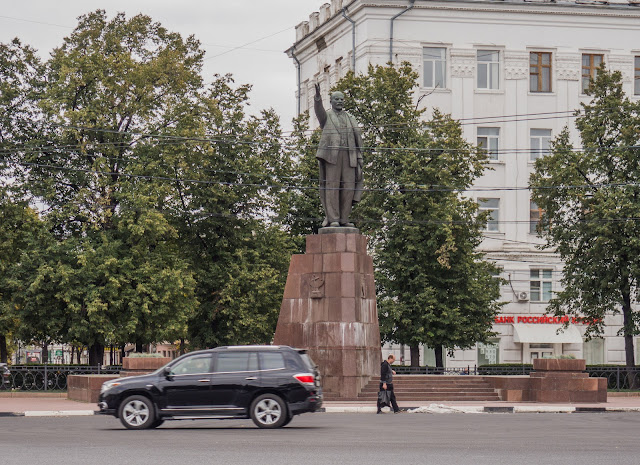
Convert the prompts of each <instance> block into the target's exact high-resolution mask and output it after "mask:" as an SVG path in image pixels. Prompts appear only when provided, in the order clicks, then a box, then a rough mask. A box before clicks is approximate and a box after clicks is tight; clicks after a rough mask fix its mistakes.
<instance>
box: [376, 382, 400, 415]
mask: <svg viewBox="0 0 640 465" xmlns="http://www.w3.org/2000/svg"><path fill="white" fill-rule="evenodd" d="M382 384H383V383H380V390H381V391H384V389H382ZM387 391H389V394H390V396H389V397H391V406H392V407H393V411H394V412H399V411H400V407H398V402H396V393H395V392H393V383H387ZM381 408H382V406H381V405H380V401H378V412H379V411H380V409H381Z"/></svg>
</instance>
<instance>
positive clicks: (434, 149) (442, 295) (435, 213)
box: [333, 63, 500, 367]
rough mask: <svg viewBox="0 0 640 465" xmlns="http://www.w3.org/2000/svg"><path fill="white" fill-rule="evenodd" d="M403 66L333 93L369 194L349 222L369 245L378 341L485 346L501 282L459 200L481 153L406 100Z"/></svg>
mask: <svg viewBox="0 0 640 465" xmlns="http://www.w3.org/2000/svg"><path fill="white" fill-rule="evenodd" d="M417 79H418V75H417V73H416V72H415V71H413V70H412V68H411V65H410V64H408V63H403V64H401V65H399V66H397V67H395V66H385V67H383V66H375V67H374V66H370V67H369V69H368V72H367V74H362V75H358V76H356V75H354V74H353V73H349V74H348V75H347V76H346V77H345V78H343V79H342V80H340V82H339V83H338V84H337V85H336V86H335V88H334V89H333V90H341V91H343V92H344V93H345V95H346V97H347V98H346V102H345V107H346V109H347V110H349V111H351V112H352V114H354V115H355V116H356V118H357V119H358V120H359V121H360V123H361V124H362V126H363V139H364V143H365V146H367V147H368V148H369V149H370V150H368V151H367V153H366V154H365V168H364V173H365V182H366V188H367V189H368V192H367V193H366V196H364V198H363V200H362V202H361V203H360V204H359V205H358V206H357V209H356V210H355V211H356V219H357V220H358V217H359V218H360V219H359V225H360V227H361V228H362V229H363V230H364V231H366V232H367V233H368V234H369V235H370V237H371V241H372V249H373V257H374V261H375V264H376V269H377V271H376V282H377V286H378V307H379V315H380V322H381V334H382V337H383V339H384V340H386V341H391V342H396V343H401V344H407V345H409V346H410V348H411V355H412V357H411V360H412V364H417V362H418V360H419V358H418V346H419V344H425V345H427V346H429V347H433V348H435V351H436V364H437V366H439V367H442V366H443V350H448V351H452V350H453V349H454V348H469V347H472V346H473V345H474V344H475V343H476V342H486V341H487V339H488V338H489V337H490V336H492V335H493V333H492V331H491V327H492V324H493V319H494V317H495V315H496V314H497V313H498V312H499V309H500V304H499V303H498V302H497V299H498V298H499V295H500V292H499V285H500V281H499V280H498V279H496V278H494V277H493V276H492V275H493V274H494V273H495V272H496V268H495V266H494V265H493V264H491V263H488V262H487V261H485V260H484V257H483V254H481V253H480V252H478V251H477V249H476V248H477V246H478V245H479V244H480V242H481V241H482V233H481V230H482V228H483V226H484V224H485V222H486V220H487V218H486V216H485V215H482V214H478V207H477V204H476V203H475V202H474V201H472V200H470V199H468V198H466V197H464V196H463V195H461V192H462V191H464V190H465V189H467V188H469V187H470V186H471V185H472V183H473V181H474V180H475V179H476V178H477V177H479V176H480V175H481V174H482V172H483V171H484V169H485V165H484V162H485V161H486V159H487V155H486V153H485V152H483V151H481V150H477V149H476V148H474V147H473V146H471V145H470V144H469V143H467V142H466V141H465V140H464V138H463V137H462V130H461V126H460V124H459V123H458V122H456V121H454V120H452V119H451V118H450V117H449V116H447V115H443V114H442V113H440V112H439V111H438V110H433V114H432V117H431V119H430V120H429V121H428V122H427V123H426V124H425V123H423V122H422V121H421V117H422V116H423V114H424V112H425V110H423V109H419V107H418V105H416V103H415V102H414V101H413V91H414V89H415V88H416V87H417V85H418V84H417Z"/></svg>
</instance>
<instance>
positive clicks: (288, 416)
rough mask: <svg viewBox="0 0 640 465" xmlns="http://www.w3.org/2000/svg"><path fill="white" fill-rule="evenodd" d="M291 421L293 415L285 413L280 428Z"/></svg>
mask: <svg viewBox="0 0 640 465" xmlns="http://www.w3.org/2000/svg"><path fill="white" fill-rule="evenodd" d="M291 420H293V415H291V414H290V413H287V419H286V420H285V421H284V423H283V424H282V426H287V425H288V424H289V423H291Z"/></svg>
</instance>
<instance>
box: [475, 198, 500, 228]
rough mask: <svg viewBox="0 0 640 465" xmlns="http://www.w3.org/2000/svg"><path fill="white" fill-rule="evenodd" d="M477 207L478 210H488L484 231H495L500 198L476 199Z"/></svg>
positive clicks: (498, 215)
mask: <svg viewBox="0 0 640 465" xmlns="http://www.w3.org/2000/svg"><path fill="white" fill-rule="evenodd" d="M478 207H479V210H480V212H485V211H488V212H489V217H488V218H487V224H486V226H485V228H484V230H485V231H491V232H496V231H498V230H499V228H498V219H499V218H500V199H478Z"/></svg>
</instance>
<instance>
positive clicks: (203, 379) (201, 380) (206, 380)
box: [198, 378, 211, 383]
mask: <svg viewBox="0 0 640 465" xmlns="http://www.w3.org/2000/svg"><path fill="white" fill-rule="evenodd" d="M209 381H211V380H210V379H208V378H202V379H199V380H198V382H199V383H208V382H209Z"/></svg>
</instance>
